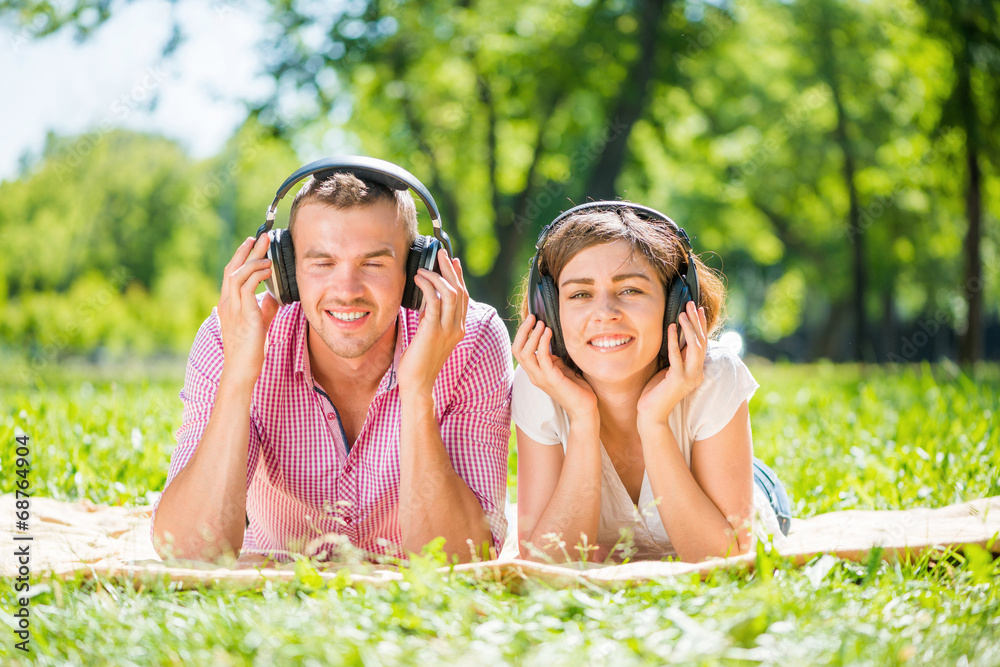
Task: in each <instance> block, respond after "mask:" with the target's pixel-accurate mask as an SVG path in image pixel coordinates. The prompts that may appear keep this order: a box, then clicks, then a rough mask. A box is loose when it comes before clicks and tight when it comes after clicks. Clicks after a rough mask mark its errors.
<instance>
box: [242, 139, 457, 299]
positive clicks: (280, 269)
mask: <svg viewBox="0 0 1000 667" xmlns="http://www.w3.org/2000/svg"><path fill="white" fill-rule="evenodd" d="M340 172H346V173H349V174H354V175H355V176H357V177H358V178H360V179H361V180H364V181H371V182H374V183H379V184H381V185H384V186H386V187H389V188H392V189H393V190H410V189H412V190H413V191H414V192H416V193H417V196H418V197H420V200H421V201H423V202H424V206H426V207H427V210H428V211H429V212H430V214H431V224H432V225H433V226H434V235H433V236H418V237H417V238H416V240H415V241H414V242H413V245H412V246H411V247H410V252H409V255H407V257H406V287H404V288H403V307H404V308H409V309H410V310H420V306H421V305H423V301H424V293H423V292H421V291H420V288H419V287H417V285H416V283H414V282H413V278H414V276H416V275H417V269H421V268H423V269H427V270H428V271H438V264H437V253H438V250H440V249H441V248H444V249H445V250H446V251H448V256H449V257H454V255H453V254H452V250H451V239H449V238H448V235H447V234H446V233H444V231H442V229H441V213H440V212H439V211H438V207H437V204H436V203H434V198H433V197H431V193H430V192H428V191H427V188H425V187H424V184H423V183H421V182H420V181H418V180H417V178H416V177H415V176H414V175H413V174H411V173H410V172H408V171H406V170H405V169H403V168H402V167H399V166H397V165H394V164H392V163H391V162H386V161H385V160H378V159H376V158H371V157H359V156H337V157H329V158H323V159H322V160H316V161H315V162H310V163H309V164H307V165H306V166H304V167H300V168H299V169H297V170H296V171H295V173H293V174H292V175H291V176H289V177H288V178H286V179H285V182H284V183H282V184H281V187H280V188H278V193H277V194H276V195H274V201H272V202H271V205H270V206H268V207H267V216H266V219H265V221H264V224H263V225H261V226H260V227H259V228H258V229H257V234H256V237H255V240H256V238H259V237H260V235H261V234H265V233H266V234H267V235H268V236H269V237H270V239H271V242H270V245H268V247H267V257H268V259H270V260H271V276H270V277H269V278H267V279H266V280H265V281H264V286H265V287H267V291H268V292H269V293H270V294H271V296H273V297H274V299H275V300H276V301H277V302H278V304H279V305H282V306H284V305H288V304H290V303H294V302H295V301H298V300H299V288H298V285H297V284H296V282H295V249H294V248H293V247H292V235H291V234H289V233H288V230H286V229H271V227H273V226H274V215H275V212H276V211H277V208H278V202H279V201H280V200H281V198H282V197H284V196H285V195H286V194H287V193H288V191H289V190H290V189H291V188H292V186H293V185H295V184H296V183H298V182H299V181H301V180H302V179H304V178H306V177H307V176H315V177H316V178H317V179H318V180H321V181H322V180H326V179H327V178H330V177H331V176H333V175H334V174H336V173H340ZM438 272H439V273H440V271H438Z"/></svg>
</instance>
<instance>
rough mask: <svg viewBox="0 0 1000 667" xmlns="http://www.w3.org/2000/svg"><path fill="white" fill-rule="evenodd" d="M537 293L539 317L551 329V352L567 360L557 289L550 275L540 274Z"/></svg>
mask: <svg viewBox="0 0 1000 667" xmlns="http://www.w3.org/2000/svg"><path fill="white" fill-rule="evenodd" d="M538 293H539V295H540V296H541V302H542V312H541V313H540V314H539V317H540V319H541V320H542V321H544V322H545V324H546V325H547V326H548V327H549V328H550V329H552V354H554V355H555V356H557V357H559V358H560V359H562V360H563V361H567V362H568V361H569V354H568V353H567V352H566V343H565V342H564V341H563V334H562V326H560V324H559V290H557V289H556V283H555V281H554V280H552V276H540V277H539V279H538Z"/></svg>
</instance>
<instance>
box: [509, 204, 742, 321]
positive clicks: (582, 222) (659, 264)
mask: <svg viewBox="0 0 1000 667" xmlns="http://www.w3.org/2000/svg"><path fill="white" fill-rule="evenodd" d="M615 241H624V242H625V243H626V244H628V246H629V248H630V249H631V250H632V253H633V255H636V254H638V255H640V256H641V257H644V258H645V259H646V261H647V262H649V265H650V266H651V267H652V268H653V271H655V272H656V275H657V277H658V278H659V279H660V284H661V285H663V286H664V289H666V286H667V284H668V283H669V282H670V281H671V280H673V278H674V276H676V275H677V272H678V267H680V266H681V263H682V261H683V259H684V255H685V253H686V248H685V247H684V244H683V241H681V239H680V237H679V236H678V235H677V234H676V233H675V232H674V230H673V229H672V228H671V227H670V226H669V225H667V223H665V222H659V221H656V220H644V219H643V218H640V217H639V216H638V215H636V214H635V211H633V210H631V209H629V208H626V207H622V208H619V209H616V210H613V211H581V212H580V213H576V214H574V215H571V216H569V217H568V218H566V219H565V220H563V221H562V222H560V223H559V225H558V226H557V227H556V228H555V229H553V230H552V232H551V233H550V234H549V235H548V237H547V238H546V239H545V245H544V246H542V250H541V252H539V255H538V270H539V273H540V274H541V275H548V276H552V280H553V281H555V283H556V284H557V285H558V284H559V275H560V274H561V273H562V271H563V269H564V268H566V265H567V264H569V262H570V260H572V259H573V258H574V257H576V255H577V254H579V253H580V252H581V251H583V250H586V249H587V248H592V247H594V246H598V245H604V244H605V243H614V242H615ZM692 254H693V253H692ZM693 256H694V262H695V266H696V267H697V270H698V288H699V292H700V303H699V304H698V305H701V306H704V307H705V316H706V319H707V320H708V333H709V335H710V336H711V335H712V334H713V333H714V332H715V330H716V329H717V328H718V327H719V326H720V325H721V324H722V317H723V312H722V311H723V306H724V304H725V300H726V288H725V285H724V284H723V282H722V279H721V278H720V275H719V274H717V273H716V272H715V271H713V270H712V269H710V268H709V267H708V266H706V265H705V264H704V263H703V262H702V261H701V260H700V259H698V256H697V255H693ZM528 283H529V280H528V276H527V275H525V277H524V280H523V281H522V284H521V308H520V311H521V312H520V315H521V321H522V322H523V321H524V320H525V319H526V318H527V317H528V299H529V298H530V295H529V294H528Z"/></svg>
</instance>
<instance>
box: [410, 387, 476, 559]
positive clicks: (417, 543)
mask: <svg viewBox="0 0 1000 667" xmlns="http://www.w3.org/2000/svg"><path fill="white" fill-rule="evenodd" d="M401 392H402V390H401ZM401 402H402V423H401V426H400V447H399V450H400V451H399V468H400V482H399V525H400V530H401V533H402V547H403V550H404V551H405V552H419V551H420V550H421V549H422V548H423V547H424V545H426V544H427V543H428V542H430V541H431V540H433V539H435V538H437V537H444V538H445V545H444V550H445V551H446V552H447V553H448V554H449V555H452V554H453V555H456V556H458V559H459V560H460V561H462V562H466V561H469V560H472V557H473V555H474V554H473V552H474V553H475V555H479V553H480V548H481V545H482V544H484V543H485V544H487V545H491V544H492V543H493V539H492V534H491V532H490V528H489V523H488V521H487V519H486V514H485V512H484V511H483V507H482V505H481V504H480V503H479V499H478V498H477V497H476V494H475V493H473V492H472V489H470V488H469V485H468V484H466V483H465V480H464V479H462V477H461V476H460V475H459V474H458V473H457V472H455V468H454V466H452V463H451V459H450V457H449V456H448V452H447V450H446V449H445V447H444V442H443V441H442V440H441V431H440V427H439V426H438V423H437V421H436V420H435V418H434V400H433V398H432V396H431V393H430V391H424V392H418V391H414V392H402V395H401ZM470 540H471V541H472V548H470V546H469V541H470Z"/></svg>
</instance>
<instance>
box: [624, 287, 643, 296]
mask: <svg viewBox="0 0 1000 667" xmlns="http://www.w3.org/2000/svg"><path fill="white" fill-rule="evenodd" d="M622 294H625V295H632V294H642V290H641V289H636V288H635V287H626V288H625V289H623V290H622Z"/></svg>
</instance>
